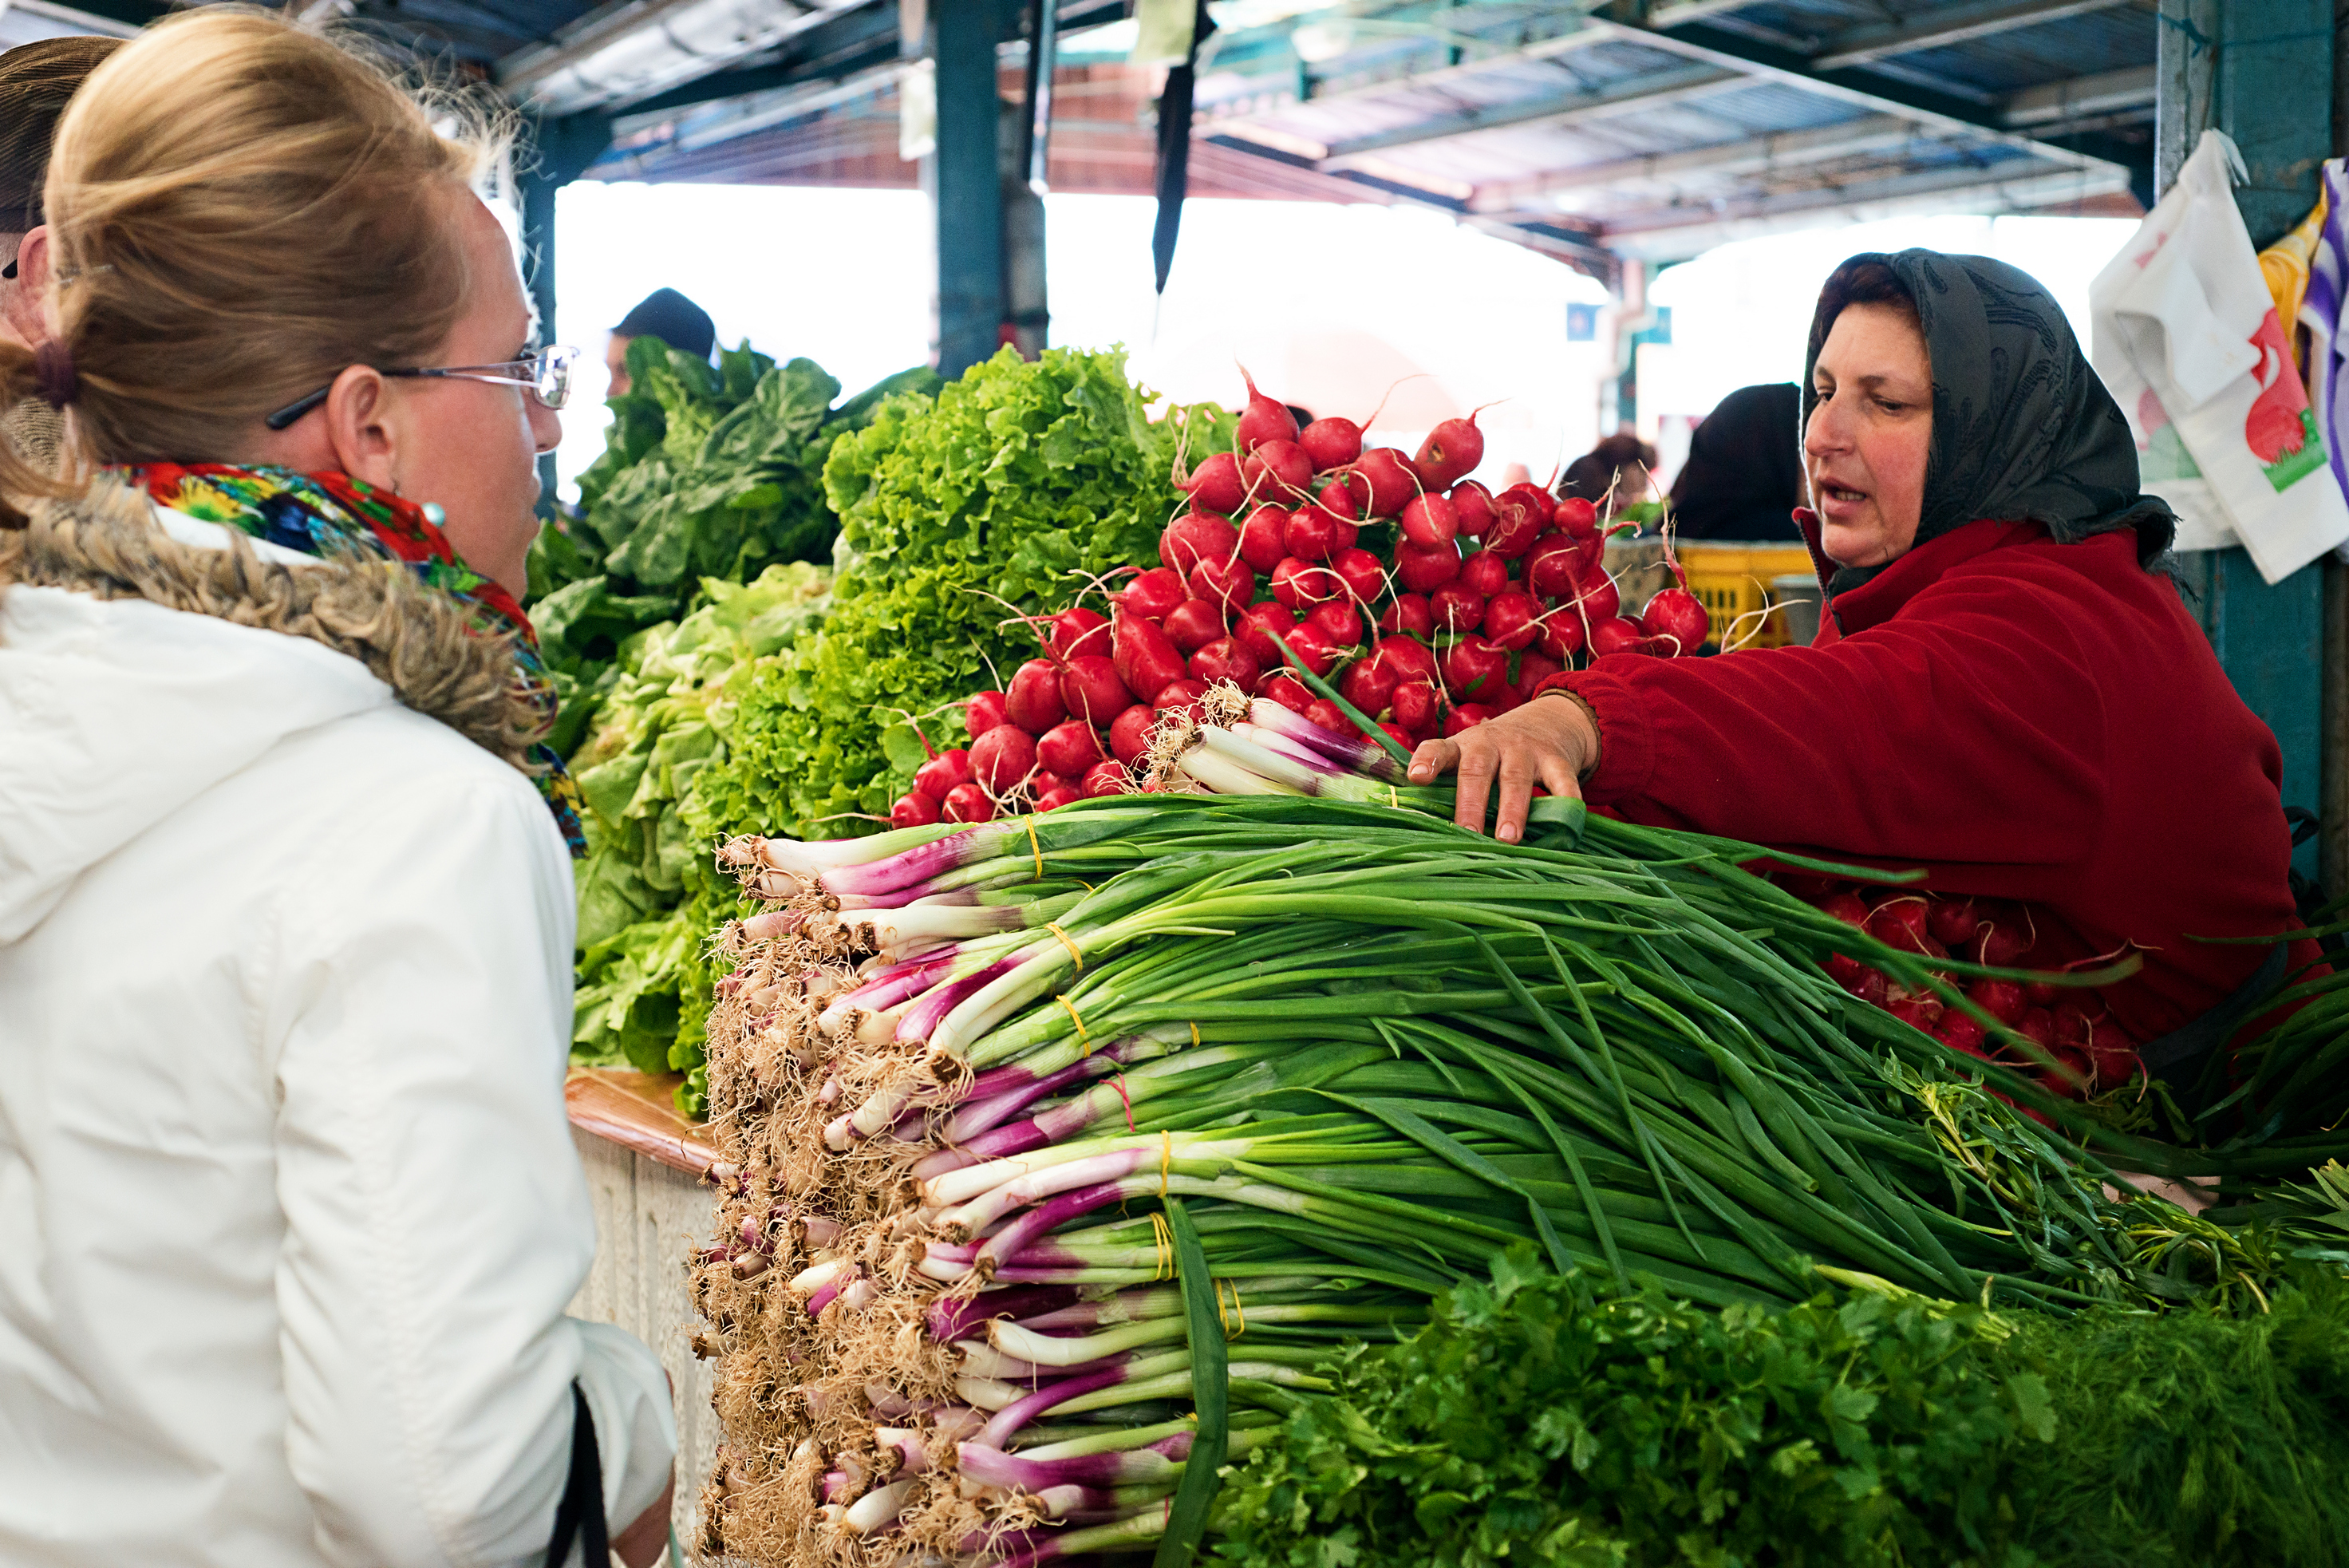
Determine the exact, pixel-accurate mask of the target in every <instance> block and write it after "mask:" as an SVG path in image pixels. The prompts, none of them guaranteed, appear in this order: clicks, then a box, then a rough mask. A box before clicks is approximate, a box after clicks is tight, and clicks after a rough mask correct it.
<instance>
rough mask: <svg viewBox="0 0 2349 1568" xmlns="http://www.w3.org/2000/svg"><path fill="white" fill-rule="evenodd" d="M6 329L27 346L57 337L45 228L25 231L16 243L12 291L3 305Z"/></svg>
mask: <svg viewBox="0 0 2349 1568" xmlns="http://www.w3.org/2000/svg"><path fill="white" fill-rule="evenodd" d="M7 317H8V326H9V327H10V328H11V329H12V330H14V331H15V332H16V336H18V337H22V338H23V339H24V340H25V342H26V344H28V345H36V344H40V343H43V342H46V341H47V339H49V338H52V337H56V336H57V302H56V301H55V300H54V299H52V298H50V297H49V226H48V225H47V223H42V224H39V225H37V226H36V227H35V228H32V229H28V230H26V233H25V237H24V238H23V239H21V240H19V241H17V242H16V287H15V288H14V289H13V290H12V291H10V294H9V296H8V305H7Z"/></svg>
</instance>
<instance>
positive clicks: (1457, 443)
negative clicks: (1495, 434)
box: [1412, 414, 1485, 490]
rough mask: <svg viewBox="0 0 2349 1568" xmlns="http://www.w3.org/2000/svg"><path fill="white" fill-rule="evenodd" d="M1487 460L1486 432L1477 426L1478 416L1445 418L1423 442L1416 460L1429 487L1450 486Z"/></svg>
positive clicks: (1421, 475) (1414, 462) (1415, 463)
mask: <svg viewBox="0 0 2349 1568" xmlns="http://www.w3.org/2000/svg"><path fill="white" fill-rule="evenodd" d="M1484 461H1485V432H1484V431H1480V430H1478V429H1477V428H1476V416H1475V414H1470V415H1469V416H1468V417H1467V418H1466V419H1464V420H1445V421H1444V422H1443V423H1441V424H1439V425H1437V426H1436V427H1435V428H1434V429H1433V430H1432V431H1428V432H1427V439H1426V440H1425V441H1422V442H1420V443H1419V455H1418V456H1417V457H1415V458H1413V459H1412V462H1413V464H1414V465H1416V466H1417V468H1418V469H1419V475H1420V477H1421V478H1422V479H1423V480H1425V481H1426V482H1427V484H1428V486H1429V488H1431V489H1434V490H1448V489H1450V488H1451V487H1452V485H1454V483H1457V482H1458V481H1460V480H1461V479H1463V478H1464V477H1465V476H1466V475H1467V474H1468V472H1469V471H1470V470H1472V469H1474V468H1475V466H1476V465H1477V464H1478V463H1480V462H1484Z"/></svg>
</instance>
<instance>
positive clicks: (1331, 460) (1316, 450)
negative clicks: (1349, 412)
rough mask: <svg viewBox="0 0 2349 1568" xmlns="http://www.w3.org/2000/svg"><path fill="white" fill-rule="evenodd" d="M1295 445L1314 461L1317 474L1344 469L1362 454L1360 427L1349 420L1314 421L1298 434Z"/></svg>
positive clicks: (1333, 418)
mask: <svg viewBox="0 0 2349 1568" xmlns="http://www.w3.org/2000/svg"><path fill="white" fill-rule="evenodd" d="M1297 444H1298V445H1299V446H1301V447H1303V448H1304V449H1305V455H1306V456H1308V457H1309V458H1311V459H1312V460H1313V467H1314V471H1315V472H1320V471H1322V470H1324V469H1331V468H1343V467H1345V466H1346V465H1347V464H1348V463H1350V462H1353V461H1354V460H1355V459H1356V458H1358V457H1360V456H1361V455H1362V427H1361V426H1360V425H1358V424H1356V423H1355V422H1354V421H1351V420H1348V419H1339V418H1335V417H1332V418H1330V419H1324V420H1315V421H1313V422H1312V423H1311V424H1309V425H1307V426H1306V427H1305V428H1304V429H1303V430H1302V431H1299V432H1298V436H1297Z"/></svg>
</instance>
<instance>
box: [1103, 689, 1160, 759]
mask: <svg viewBox="0 0 2349 1568" xmlns="http://www.w3.org/2000/svg"><path fill="white" fill-rule="evenodd" d="M1157 722H1158V715H1157V714H1156V713H1155V712H1154V711H1152V710H1150V709H1148V708H1145V707H1143V705H1142V704H1141V703H1139V702H1136V703H1135V704H1134V705H1133V707H1131V708H1128V709H1126V710H1125V711H1123V712H1122V713H1120V714H1119V715H1118V716H1117V717H1116V718H1114V719H1112V720H1111V721H1110V722H1109V749H1110V751H1111V753H1112V754H1113V755H1115V756H1116V758H1117V760H1118V761H1119V762H1121V763H1124V764H1125V765H1126V766H1127V767H1132V766H1133V765H1134V763H1138V762H1140V761H1141V760H1142V753H1144V752H1146V751H1148V750H1149V749H1150V730H1151V726H1152V725H1154V724H1155V723H1157Z"/></svg>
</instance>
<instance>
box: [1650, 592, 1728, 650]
mask: <svg viewBox="0 0 2349 1568" xmlns="http://www.w3.org/2000/svg"><path fill="white" fill-rule="evenodd" d="M1640 629H1642V630H1643V631H1645V632H1646V633H1647V634H1648V635H1649V636H1650V637H1665V638H1670V639H1671V640H1672V643H1673V645H1674V647H1675V649H1676V650H1677V651H1679V652H1681V653H1694V652H1695V651H1696V650H1697V649H1700V648H1702V647H1703V646H1704V639H1706V638H1707V637H1708V636H1710V635H1711V634H1712V631H1713V618H1712V617H1711V616H1709V615H1707V614H1706V613H1705V610H1704V606H1703V605H1702V603H1701V602H1699V601H1698V599H1697V597H1696V596H1695V595H1694V594H1692V593H1691V592H1689V591H1688V590H1687V589H1686V588H1659V589H1657V590H1656V594H1655V597H1652V598H1651V599H1650V600H1649V601H1648V607H1647V608H1646V609H1645V610H1644V611H1642V612H1641V613H1640Z"/></svg>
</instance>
